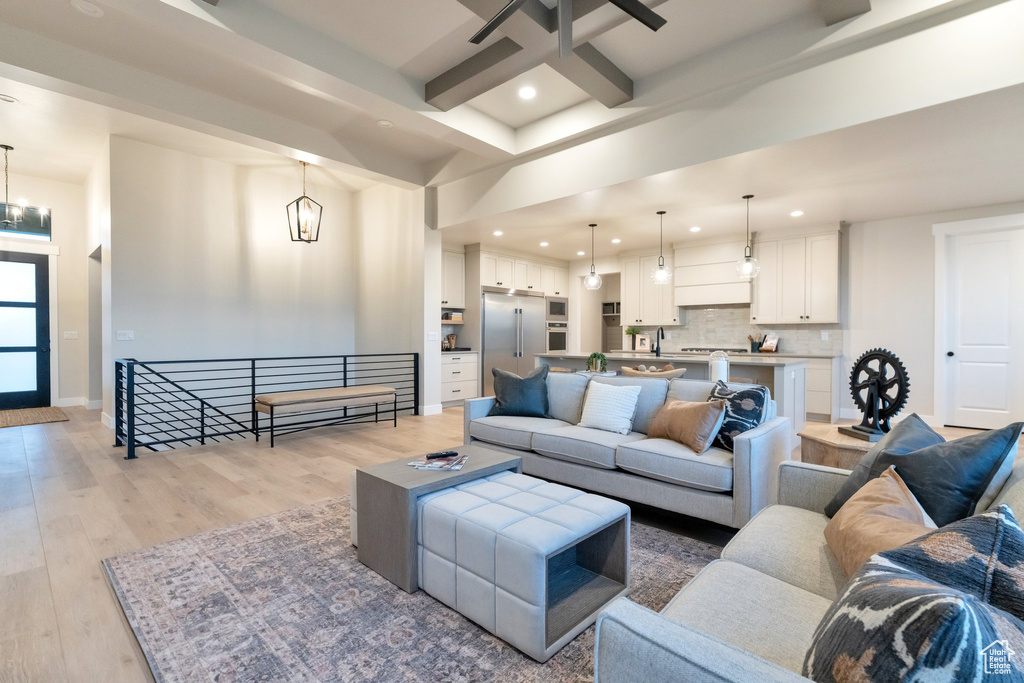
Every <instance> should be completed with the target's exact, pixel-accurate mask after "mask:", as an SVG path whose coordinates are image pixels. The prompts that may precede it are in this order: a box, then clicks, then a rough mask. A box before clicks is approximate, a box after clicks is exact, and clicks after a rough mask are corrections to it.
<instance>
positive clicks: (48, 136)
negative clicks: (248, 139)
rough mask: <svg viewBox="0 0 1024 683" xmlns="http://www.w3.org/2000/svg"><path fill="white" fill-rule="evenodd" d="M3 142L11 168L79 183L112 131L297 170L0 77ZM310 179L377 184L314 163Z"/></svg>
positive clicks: (226, 143)
mask: <svg viewBox="0 0 1024 683" xmlns="http://www.w3.org/2000/svg"><path fill="white" fill-rule="evenodd" d="M0 93H2V94H6V95H11V96H13V97H15V98H17V99H18V102H15V103H6V102H0V136H2V138H3V139H2V140H0V143H5V144H9V145H11V146H13V147H14V148H15V149H14V151H13V152H11V155H10V164H11V171H12V172H13V173H18V174H22V175H29V176H36V177H40V178H48V179H51V180H59V181H62V182H69V183H77V184H81V183H83V182H84V181H85V179H86V177H87V176H88V174H89V171H90V170H91V169H92V167H93V164H95V162H96V158H97V155H98V154H99V152H100V150H101V148H102V147H103V143H104V141H105V140H106V139H107V137H108V136H110V135H120V136H122V137H126V138H131V139H133V140H139V141H141V142H148V143H151V144H154V145H160V146H162V147H169V148H173V149H176V150H179V151H182V152H187V153H189V154H195V155H198V156H203V157H207V158H211V159H217V160H220V161H225V162H228V163H232V164H235V165H238V166H250V167H261V168H282V169H287V168H295V167H296V162H295V161H294V160H292V159H288V158H285V157H282V156H281V155H278V154H272V153H270V152H266V151H263V150H259V149H255V148H253V147H249V146H247V145H242V144H239V143H237V142H232V141H230V140H225V139H223V138H219V137H215V136H213V135H206V134H203V133H198V132H196V131H193V130H188V129H186V128H181V127H179V126H173V125H171V124H167V123H162V122H160V121H155V120H153V119H148V118H145V117H142V116H137V115H135V114H130V113H127V112H123V111H119V110H117V109H112V108H110V107H105V106H103V105H99V104H94V103H92V102H86V101H84V100H80V99H77V98H74V97H68V96H67V95H61V94H58V93H54V92H51V91H48V90H43V89H42V88H36V87H33V86H29V85H25V84H23V83H17V82H15V81H11V80H9V79H5V78H0ZM310 174H311V177H312V178H317V175H319V178H318V180H319V181H320V182H330V183H332V184H334V185H337V186H340V187H343V188H345V189H348V190H350V191H359V190H363V189H366V188H367V187H370V186H372V185H375V184H376V182H374V181H372V180H369V179H366V178H362V177H359V176H355V175H352V174H348V173H344V172H343V171H339V170H336V169H326V168H316V167H311V169H310Z"/></svg>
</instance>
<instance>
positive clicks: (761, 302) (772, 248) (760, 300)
mask: <svg viewBox="0 0 1024 683" xmlns="http://www.w3.org/2000/svg"><path fill="white" fill-rule="evenodd" d="M754 258H756V259H757V261H758V263H760V264H761V272H760V274H759V275H758V276H757V277H756V278H754V284H753V299H752V300H751V302H750V322H752V323H755V324H758V325H769V324H771V323H775V322H778V316H779V286H778V278H777V276H776V275H777V273H778V272H779V243H778V242H776V241H774V240H773V241H770V242H758V243H757V244H755V245H754Z"/></svg>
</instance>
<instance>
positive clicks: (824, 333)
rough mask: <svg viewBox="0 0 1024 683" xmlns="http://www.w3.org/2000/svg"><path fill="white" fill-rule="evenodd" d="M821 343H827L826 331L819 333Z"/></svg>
mask: <svg viewBox="0 0 1024 683" xmlns="http://www.w3.org/2000/svg"><path fill="white" fill-rule="evenodd" d="M821 341H828V330H822V331H821Z"/></svg>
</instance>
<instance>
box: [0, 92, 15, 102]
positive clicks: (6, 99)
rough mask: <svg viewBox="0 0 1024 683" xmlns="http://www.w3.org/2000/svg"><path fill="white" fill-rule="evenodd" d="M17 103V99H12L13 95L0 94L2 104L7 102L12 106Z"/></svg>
mask: <svg viewBox="0 0 1024 683" xmlns="http://www.w3.org/2000/svg"><path fill="white" fill-rule="evenodd" d="M17 101H18V98H17V97H12V96H11V95H4V94H3V93H0V102H7V103H8V104H10V103H14V102H17Z"/></svg>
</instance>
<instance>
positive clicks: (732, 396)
mask: <svg viewBox="0 0 1024 683" xmlns="http://www.w3.org/2000/svg"><path fill="white" fill-rule="evenodd" d="M708 400H709V401H725V419H724V420H722V427H721V429H719V430H718V436H716V437H715V445H716V446H718V447H720V448H724V449H725V450H727V451H731V450H732V448H733V439H735V438H736V437H737V436H739V435H740V434H742V433H743V432H748V431H750V430H751V429H753V428H754V427H756V426H758V425H759V424H761V423H762V422H764V417H765V411H766V410H767V406H768V389H766V388H765V387H753V388H750V389H730V388H729V387H728V386H726V384H725V382H723V381H722V380H718V382H717V383H716V384H715V386H714V387H712V389H711V395H710V396H708Z"/></svg>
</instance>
